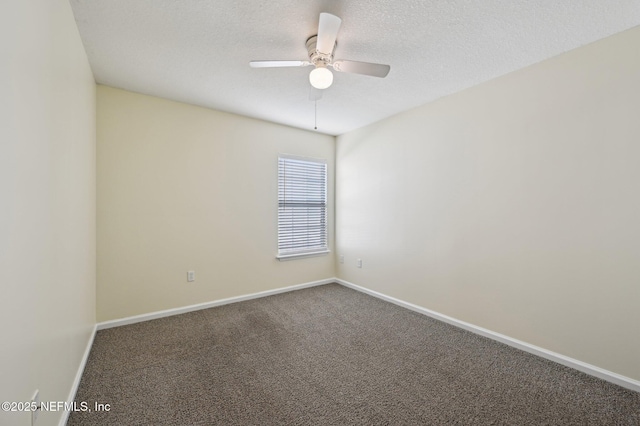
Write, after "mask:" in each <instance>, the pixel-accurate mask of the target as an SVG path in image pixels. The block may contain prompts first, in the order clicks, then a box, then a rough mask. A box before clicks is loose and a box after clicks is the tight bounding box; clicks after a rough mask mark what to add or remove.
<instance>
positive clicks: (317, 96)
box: [309, 86, 322, 102]
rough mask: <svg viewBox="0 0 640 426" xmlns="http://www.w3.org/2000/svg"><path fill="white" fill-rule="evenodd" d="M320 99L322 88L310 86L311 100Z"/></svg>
mask: <svg viewBox="0 0 640 426" xmlns="http://www.w3.org/2000/svg"><path fill="white" fill-rule="evenodd" d="M320 99H322V90H320V89H316V88H315V87H313V86H311V87H310V88H309V100H310V101H311V102H313V101H319V100H320Z"/></svg>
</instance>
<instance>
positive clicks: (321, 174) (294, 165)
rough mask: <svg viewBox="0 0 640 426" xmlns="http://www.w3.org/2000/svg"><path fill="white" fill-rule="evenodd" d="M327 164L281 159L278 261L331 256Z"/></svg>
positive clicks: (309, 159) (298, 159)
mask: <svg viewBox="0 0 640 426" xmlns="http://www.w3.org/2000/svg"><path fill="white" fill-rule="evenodd" d="M328 252H329V249H328V247H327V162H326V161H324V160H315V159H311V158H303V157H294V156H291V155H280V156H279V157H278V259H286V258H291V257H296V256H303V255H310V254H319V253H328Z"/></svg>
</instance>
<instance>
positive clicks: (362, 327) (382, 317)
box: [68, 284, 640, 425]
mask: <svg viewBox="0 0 640 426" xmlns="http://www.w3.org/2000/svg"><path fill="white" fill-rule="evenodd" d="M76 401H77V402H78V404H79V403H80V402H81V401H85V402H87V403H88V406H89V407H90V408H92V407H93V406H94V403H95V402H98V403H103V404H110V407H111V409H110V411H108V412H95V411H92V412H74V413H72V415H71V416H70V419H69V422H68V424H69V425H216V424H222V425H270V424H277V425H351V424H354V425H412V424H434V425H438V424H462V425H499V424H504V425H640V393H636V392H632V391H629V390H626V389H624V388H621V387H618V386H615V385H613V384H610V383H607V382H605V381H602V380H599V379H596V378H594V377H591V376H588V375H586V374H583V373H580V372H578V371H576V370H572V369H570V368H567V367H563V366H561V365H559V364H556V363H553V362H551V361H547V360H545V359H542V358H538V357H536V356H533V355H530V354H528V353H525V352H521V351H519V350H516V349H513V348H510V347H508V346H506V345H503V344H501V343H497V342H494V341H492V340H489V339H486V338H484V337H480V336H477V335H475V334H472V333H469V332H466V331H463V330H460V329H457V328H455V327H453V326H450V325H447V324H444V323H441V322H438V321H435V320H433V319H430V318H428V317H425V316H423V315H420V314H417V313H414V312H411V311H409V310H406V309H403V308H400V307H398V306H395V305H393V304H390V303H387V302H384V301H381V300H378V299H375V298H373V297H370V296H367V295H365V294H362V293H359V292H356V291H353V290H351V289H347V288H344V287H342V286H340V285H337V284H330V285H325V286H320V287H314V288H309V289H304V290H298V291H294V292H290V293H283V294H279V295H275V296H270V297H267V298H262V299H257V300H251V301H246V302H241V303H236V304H232V305H226V306H221V307H217V308H212V309H207V310H202V311H197V312H192V313H188V314H184V315H179V316H174V317H170V318H163V319H157V320H153V321H148V322H144V323H138V324H133V325H129V326H124V327H119V328H112V329H108V330H102V331H99V332H98V333H97V335H96V339H95V342H94V344H93V348H92V350H91V354H90V357H89V360H88V363H87V366H86V369H85V372H84V375H83V377H82V381H81V383H80V387H79V390H78V393H77V395H76Z"/></svg>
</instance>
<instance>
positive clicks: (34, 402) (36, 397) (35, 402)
mask: <svg viewBox="0 0 640 426" xmlns="http://www.w3.org/2000/svg"><path fill="white" fill-rule="evenodd" d="M30 408H31V426H33V425H35V424H36V420H38V416H39V415H40V390H39V389H36V391H35V392H34V394H33V398H31V407H30ZM34 408H35V410H34Z"/></svg>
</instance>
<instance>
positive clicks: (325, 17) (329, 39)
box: [316, 13, 342, 55]
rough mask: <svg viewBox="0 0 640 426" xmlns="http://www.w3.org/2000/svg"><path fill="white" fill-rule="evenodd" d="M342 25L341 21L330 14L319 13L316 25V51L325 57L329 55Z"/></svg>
mask: <svg viewBox="0 0 640 426" xmlns="http://www.w3.org/2000/svg"><path fill="white" fill-rule="evenodd" d="M340 24H342V19H340V18H338V17H337V16H335V15H332V14H330V13H321V14H320V22H319V23H318V41H317V42H316V49H317V50H318V52H320V53H324V54H325V55H331V52H333V47H334V46H335V45H336V37H338V30H339V29H340Z"/></svg>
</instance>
